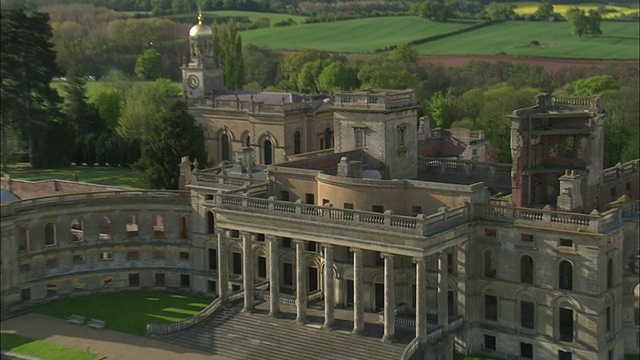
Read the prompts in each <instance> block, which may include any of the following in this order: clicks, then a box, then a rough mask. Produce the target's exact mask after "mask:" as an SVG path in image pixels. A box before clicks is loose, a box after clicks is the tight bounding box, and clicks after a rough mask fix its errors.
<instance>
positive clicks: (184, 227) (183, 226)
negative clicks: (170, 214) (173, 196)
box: [180, 216, 189, 239]
mask: <svg viewBox="0 0 640 360" xmlns="http://www.w3.org/2000/svg"><path fill="white" fill-rule="evenodd" d="M188 237H189V219H188V218H187V217H186V216H181V217H180V238H181V239H186V238H188Z"/></svg>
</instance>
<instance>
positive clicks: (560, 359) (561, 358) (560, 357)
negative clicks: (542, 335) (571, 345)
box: [558, 350, 572, 360]
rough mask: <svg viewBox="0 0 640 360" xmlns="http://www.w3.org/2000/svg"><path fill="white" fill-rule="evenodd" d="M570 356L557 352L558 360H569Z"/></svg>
mask: <svg viewBox="0 0 640 360" xmlns="http://www.w3.org/2000/svg"><path fill="white" fill-rule="evenodd" d="M571 359H572V354H571V352H569V351H562V350H558V360H571Z"/></svg>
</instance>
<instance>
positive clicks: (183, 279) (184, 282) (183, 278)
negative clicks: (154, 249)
mask: <svg viewBox="0 0 640 360" xmlns="http://www.w3.org/2000/svg"><path fill="white" fill-rule="evenodd" d="M189 286H191V276H189V275H186V274H180V287H183V288H188V287H189Z"/></svg>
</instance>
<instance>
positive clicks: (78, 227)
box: [71, 219, 83, 242]
mask: <svg viewBox="0 0 640 360" xmlns="http://www.w3.org/2000/svg"><path fill="white" fill-rule="evenodd" d="M82 235H83V233H82V222H81V221H80V220H79V219H73V220H71V241H72V242H82V240H83V236H82Z"/></svg>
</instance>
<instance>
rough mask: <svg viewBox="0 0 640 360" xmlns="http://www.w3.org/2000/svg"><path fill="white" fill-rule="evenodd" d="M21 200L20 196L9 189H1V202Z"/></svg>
mask: <svg viewBox="0 0 640 360" xmlns="http://www.w3.org/2000/svg"><path fill="white" fill-rule="evenodd" d="M16 200H20V198H19V197H18V196H17V195H16V194H14V193H12V192H11V191H9V190H5V189H2V190H0V204H6V203H9V202H12V201H16Z"/></svg>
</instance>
